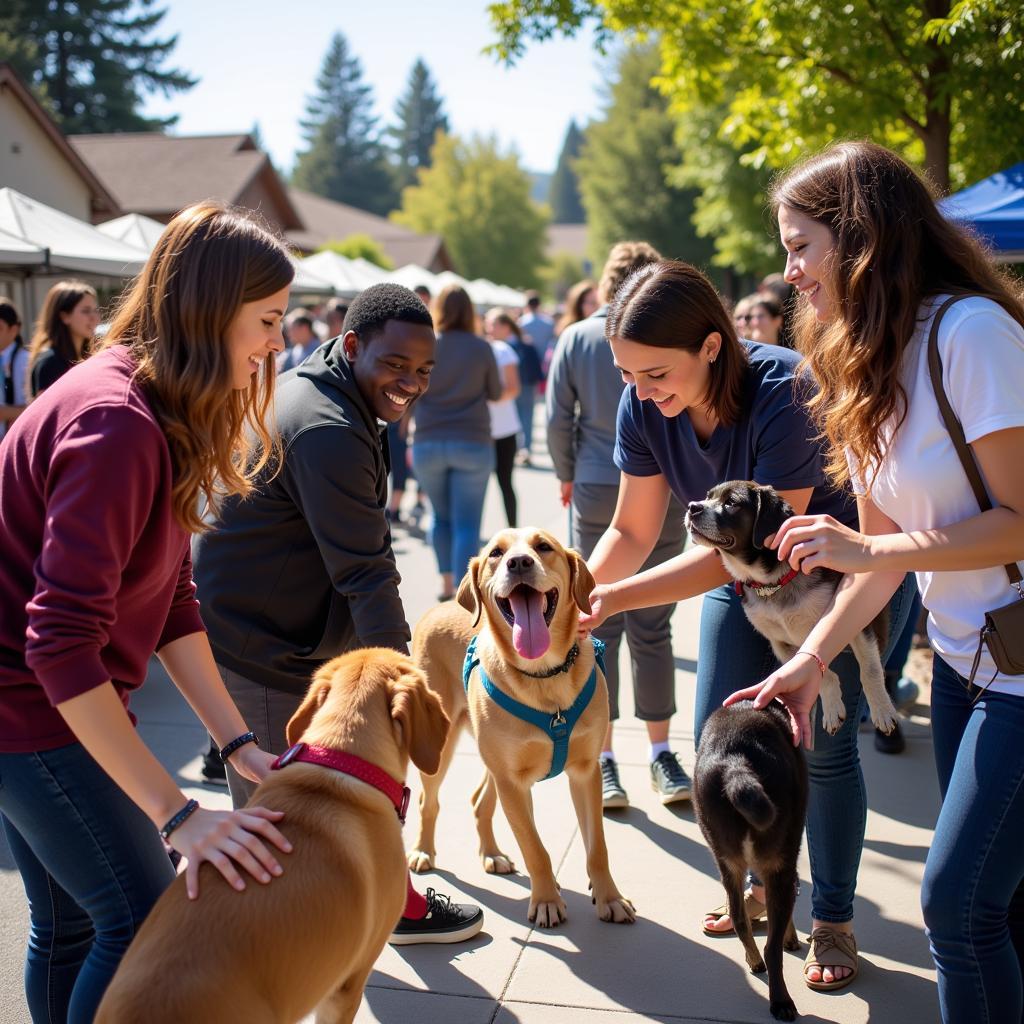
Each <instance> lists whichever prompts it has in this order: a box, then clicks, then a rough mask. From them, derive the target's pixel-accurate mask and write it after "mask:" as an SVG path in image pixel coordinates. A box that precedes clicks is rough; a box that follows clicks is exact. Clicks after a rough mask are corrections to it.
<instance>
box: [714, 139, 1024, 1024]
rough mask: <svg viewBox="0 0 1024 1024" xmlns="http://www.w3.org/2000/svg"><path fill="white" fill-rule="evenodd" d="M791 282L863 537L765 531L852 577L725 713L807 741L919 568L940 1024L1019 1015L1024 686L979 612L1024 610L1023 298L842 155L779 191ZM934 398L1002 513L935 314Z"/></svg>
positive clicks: (822, 408) (908, 198)
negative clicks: (928, 669)
mask: <svg viewBox="0 0 1024 1024" xmlns="http://www.w3.org/2000/svg"><path fill="white" fill-rule="evenodd" d="M773 201H774V206H775V209H776V211H777V214H778V221H779V228H780V232H781V236H782V242H783V245H784V246H785V248H786V250H787V253H788V257H787V261H786V280H787V281H788V282H789V283H790V284H793V285H795V287H796V288H797V290H798V292H799V293H800V294H801V296H802V297H803V299H804V302H803V308H802V310H801V312H800V320H799V323H798V325H797V339H798V345H799V347H800V349H801V350H802V351H803V353H804V354H805V355H806V357H807V361H808V363H809V364H810V367H811V370H812V372H813V374H814V376H815V378H816V380H817V383H818V386H819V389H820V390H819V392H818V394H817V396H816V397H814V398H812V399H811V402H810V406H811V409H812V411H813V413H814V414H815V416H816V418H817V421H818V423H819V425H820V426H821V428H822V429H823V431H824V433H825V435H826V436H827V438H828V440H829V442H830V448H831V465H830V467H829V468H830V470H831V472H832V475H833V477H834V478H835V479H836V480H838V481H842V480H846V479H850V480H852V481H853V484H854V488H855V490H856V491H857V492H858V495H859V496H858V503H859V510H860V532H857V531H854V530H851V529H849V528H848V527H845V526H843V525H841V524H840V523H838V522H836V521H835V520H833V519H831V517H828V516H796V517H794V518H792V519H790V520H789V521H788V522H787V523H786V524H785V525H784V526H783V527H782V529H781V530H780V531H779V533H778V534H777V535H776V536H775V538H774V539H771V541H770V543H771V544H772V546H775V547H777V548H778V551H779V554H780V556H781V557H782V558H784V559H788V560H789V561H790V563H791V564H792V565H793V566H794V567H795V568H802V569H803V570H804V571H805V572H807V571H809V570H811V569H812V568H814V567H816V566H829V567H831V568H833V569H837V570H839V571H841V572H845V573H847V574H848V575H847V576H846V577H845V579H844V580H843V582H842V584H841V586H840V589H839V592H838V594H837V597H836V600H835V601H834V603H833V605H832V607H831V608H830V609H829V611H828V612H827V613H826V615H825V616H824V617H823V618H822V620H821V621H820V623H819V624H818V625H817V626H815V628H814V629H813V630H812V632H811V634H810V636H809V637H808V638H807V641H806V643H805V644H804V646H803V648H801V650H800V652H798V653H797V655H795V656H794V657H793V659H792V660H791V661H789V662H787V663H786V664H785V665H783V666H782V667H781V668H780V669H779V670H778V671H777V672H775V673H773V674H772V675H771V676H769V677H768V678H767V679H766V680H765V681H764V682H763V683H761V684H759V685H757V686H752V687H750V688H748V689H746V690H742V691H740V692H738V693H735V694H733V695H732V696H731V697H730V698H729V699H728V702H727V703H732V702H734V701H737V700H740V699H743V698H745V697H756V703H757V705H758V706H763V705H764V704H766V703H767V702H768V701H769V700H771V699H772V698H773V697H780V698H781V699H782V700H783V701H784V702H785V704H786V705H787V706H788V707H789V709H790V712H791V713H792V715H793V719H794V732H795V733H798V734H799V735H800V736H801V737H804V738H806V737H807V735H808V712H809V710H810V708H811V706H812V704H813V703H814V701H815V699H816V698H817V696H818V691H819V688H820V683H821V675H822V673H821V671H820V664H821V663H825V664H827V663H828V662H829V661H831V659H832V658H833V657H835V655H836V654H837V653H838V652H839V651H840V650H841V649H842V648H843V647H844V646H845V645H846V643H847V642H848V641H849V639H850V638H851V636H852V635H853V634H854V632H855V631H856V630H857V629H859V628H860V627H862V626H863V625H864V624H865V623H867V622H869V621H870V620H871V618H872V617H873V616H874V615H875V613H876V612H877V611H878V610H879V609H880V608H882V606H883V605H884V603H885V601H886V600H887V599H888V597H889V595H890V594H891V593H892V591H893V589H894V588H895V587H896V585H897V584H898V582H899V581H900V580H901V579H902V578H903V574H904V572H906V571H908V570H912V571H915V572H916V573H917V579H918V584H919V586H920V588H921V593H922V597H923V601H924V605H925V607H926V608H927V609H928V610H929V613H930V614H929V618H928V635H929V639H930V641H931V644H932V647H933V648H934V651H935V661H934V665H935V668H934V676H933V681H932V735H933V740H934V745H935V760H936V766H937V768H938V774H939V787H940V790H941V793H942V798H943V802H942V810H941V812H940V814H939V819H938V822H937V823H936V826H935V837H934V842H933V843H932V845H931V847H930V849H929V851H928V859H927V863H926V866H925V875H924V882H923V891H922V906H923V910H924V919H925V924H926V925H927V928H928V935H929V939H930V941H931V949H932V955H933V957H934V959H935V963H936V967H937V968H938V981H939V986H938V987H939V1003H940V1007H941V1011H942V1019H943V1021H944V1022H945V1024H954V1022H955V1024H961V1022H962V1024H967V1022H970V1024H992V1022H995V1021H1019V1020H1021V1018H1022V1013H1024V969H1022V963H1021V955H1022V954H1024V885H1022V880H1024V676H1010V675H1002V674H999V673H998V672H997V671H996V667H995V665H994V663H993V662H992V659H991V657H990V656H989V653H988V651H987V650H986V649H982V651H981V661H980V666H979V667H978V670H977V674H976V676H975V681H974V685H970V684H969V678H968V677H969V676H970V674H971V667H972V661H973V659H974V656H975V652H976V651H977V650H978V644H979V631H980V629H981V627H982V625H983V623H984V615H985V612H986V611H988V610H991V609H995V608H999V607H1002V606H1004V605H1008V604H1010V603H1011V602H1012V601H1014V600H1016V599H1017V598H1018V595H1017V593H1016V592H1015V591H1014V590H1013V589H1012V588H1011V587H1010V585H1009V581H1008V579H1007V574H1006V572H1005V570H1004V569H1003V566H1004V564H1006V563H1010V562H1020V561H1021V559H1022V557H1024V474H1021V472H1020V452H1021V451H1022V449H1024V326H1022V325H1024V305H1022V302H1021V298H1020V296H1019V294H1018V290H1019V289H1018V286H1016V285H1013V284H1010V283H1009V281H1008V279H1006V278H1004V277H1003V276H1002V275H1001V274H1000V272H999V271H997V269H996V268H995V267H994V266H993V265H992V264H991V262H990V261H989V259H988V258H987V256H986V254H985V252H984V250H983V249H982V247H981V246H980V245H979V244H978V242H977V241H976V240H975V239H974V238H973V237H971V236H970V235H968V234H967V233H965V232H964V231H962V230H961V229H959V228H958V227H956V226H955V225H953V224H952V223H950V222H948V221H946V220H945V219H944V218H943V217H942V216H941V214H940V213H939V212H938V209H937V207H936V205H935V201H934V198H933V196H932V194H931V192H930V191H929V189H928V187H927V186H926V185H925V183H924V182H923V181H922V180H921V179H920V178H918V176H917V175H916V174H915V173H914V172H913V171H912V170H911V168H910V167H909V166H908V165H907V164H906V163H904V161H903V160H901V159H900V158H899V157H897V156H896V155H895V154H893V153H890V152H889V151H888V150H885V149H883V148H881V147H880V146H876V145H873V144H870V143H861V142H858V143H842V144H839V145H835V146H832V147H830V148H829V149H827V150H825V151H824V152H823V153H820V154H818V155H816V156H814V157H812V158H810V159H809V160H807V161H805V162H804V163H802V164H801V165H799V166H798V167H796V168H795V169H794V170H792V171H790V172H789V173H788V174H787V175H786V176H785V177H784V178H782V180H781V181H780V182H779V183H778V184H777V185H776V186H775V188H774V189H773ZM955 295H963V296H967V297H964V298H961V299H959V300H958V301H956V302H955V303H954V304H953V305H951V306H950V307H949V308H948V309H947V310H946V312H945V315H944V316H943V317H942V319H941V321H940V326H939V330H938V347H939V353H940V355H941V359H942V365H943V386H944V390H945V392H946V394H947V395H948V398H949V401H950V404H951V405H952V407H953V410H954V412H955V413H956V415H957V417H958V419H959V420H960V422H961V423H962V424H963V428H964V433H965V435H966V439H967V441H968V443H969V445H970V448H971V451H972V452H973V455H974V458H975V460H976V462H977V464H978V466H979V467H980V469H981V473H982V476H983V478H984V480H985V482H986V486H987V488H988V492H989V494H990V496H991V499H992V504H993V506H994V507H993V508H992V509H990V510H989V511H986V512H981V511H980V508H979V506H978V503H977V501H976V500H975V498H974V495H973V492H972V491H971V488H970V485H969V484H968V481H967V477H966V475H965V473H964V470H963V468H962V467H961V464H960V461H959V459H958V457H957V454H956V449H955V448H954V446H953V443H952V441H951V440H950V437H949V434H948V433H947V431H946V428H945V426H944V424H943V420H942V418H941V416H940V413H939V409H938V406H937V404H936V396H935V391H934V389H933V387H932V383H931V379H930V377H929V373H928V364H927V341H928V334H929V331H930V329H931V324H932V318H933V315H934V313H935V311H936V310H937V309H938V307H939V306H940V305H941V304H942V303H943V302H944V301H945V299H946V298H948V297H950V296H955Z"/></svg>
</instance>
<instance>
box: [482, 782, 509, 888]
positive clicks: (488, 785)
mask: <svg viewBox="0 0 1024 1024" xmlns="http://www.w3.org/2000/svg"><path fill="white" fill-rule="evenodd" d="M497 806H498V789H497V787H496V786H495V784H494V776H493V775H492V774H491V773H490V771H489V770H488V769H487V768H485V769H484V777H483V778H482V779H481V780H480V785H479V786H477V787H476V789H475V790H474V792H473V815H474V817H475V818H476V832H477V835H478V836H479V837H480V858H481V860H482V861H483V862H484V871H486V872H487V873H488V874H489V875H511V874H514V872H515V870H516V866H515V864H513V863H512V858H511V857H509V856H508V855H507V854H505V853H502V852H501V850H500V849H499V847H498V840H497V839H496V838H495V836H494V809H495V808H496V807H497Z"/></svg>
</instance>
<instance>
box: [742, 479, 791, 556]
mask: <svg viewBox="0 0 1024 1024" xmlns="http://www.w3.org/2000/svg"><path fill="white" fill-rule="evenodd" d="M751 489H752V490H753V492H754V529H753V534H752V538H751V539H752V543H753V545H754V547H755V548H763V547H764V542H765V539H766V538H768V537H770V536H771V535H772V534H773V533H778V531H779V527H780V526H782V524H783V523H784V522H785V521H786V520H787V519H788V518H789V517H790V516H791V515H793V509H792V508H791V507H790V506H789V505H788V504H787V503H786V502H785V501H783V500H782V498H780V497H779V495H778V492H777V491H776V490H775V489H774V488H772V487H754V488H751Z"/></svg>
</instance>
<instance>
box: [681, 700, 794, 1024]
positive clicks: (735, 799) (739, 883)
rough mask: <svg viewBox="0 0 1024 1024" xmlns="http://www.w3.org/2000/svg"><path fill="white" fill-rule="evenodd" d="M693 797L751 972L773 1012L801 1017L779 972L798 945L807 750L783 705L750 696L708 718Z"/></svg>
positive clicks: (784, 1017)
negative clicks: (754, 926) (757, 889)
mask: <svg viewBox="0 0 1024 1024" xmlns="http://www.w3.org/2000/svg"><path fill="white" fill-rule="evenodd" d="M693 802H694V809H695V810H696V812H697V822H698V824H699V825H700V830H701V832H703V833H704V838H705V839H706V840H707V841H708V846H709V847H710V848H711V852H712V853H713V854H714V857H715V861H716V862H717V864H718V871H719V873H720V874H721V876H722V884H723V885H724V886H725V892H726V897H727V902H728V907H729V916H730V917H731V918H732V920H733V927H734V928H735V929H736V935H737V936H738V937H739V940H740V941H741V942H742V943H743V949H744V951H745V953H746V959H747V966H748V967H749V968H750V970H751V972H752V973H754V974H760V973H761V972H762V971H764V970H766V969H767V971H768V1002H769V1009H770V1010H771V1014H772V1016H773V1017H774V1018H775V1019H776V1020H796V1016H797V1014H796V1006H795V1005H794V1003H793V1000H792V999H791V998H790V995H789V990H788V989H787V988H786V982H785V979H784V978H783V975H782V950H783V948H785V949H789V950H793V949H799V948H800V942H799V940H798V939H797V936H796V929H795V928H794V927H793V904H794V902H795V901H796V887H797V870H796V861H797V855H798V854H799V853H800V838H801V836H802V835H803V830H804V815H805V813H806V810H807V765H806V764H805V762H804V755H803V751H802V750H801V749H800V748H799V747H795V746H793V736H792V733H791V732H790V729H789V718H788V716H787V714H786V711H785V710H784V709H783V707H782V705H781V704H779V703H778V702H777V701H772V703H771V704H769V705H768V706H767V707H765V708H762V709H760V710H758V709H757V708H755V707H754V705H753V703H752V702H751V701H748V700H747V701H741V702H740V703H739V704H734V705H732V706H731V707H727V708H719V709H718V710H717V711H716V712H715V713H714V714H712V715H711V716H709V718H708V720H707V722H706V723H705V725H704V728H703V730H702V732H701V736H700V746H699V747H698V749H697V763H696V765H695V766H694V769H693ZM748 869H752V870H753V871H755V872H756V873H757V876H758V878H760V879H761V881H762V882H763V883H764V887H765V905H766V907H767V908H768V941H767V942H766V944H765V947H764V959H763V960H762V959H761V954H760V953H759V952H758V949H757V945H756V944H755V943H754V936H753V932H752V930H751V924H750V920H749V918H748V917H747V911H746V908H745V906H744V903H743V890H744V887H745V886H746V879H747V871H748ZM766 961H767V968H766V967H765V962H766Z"/></svg>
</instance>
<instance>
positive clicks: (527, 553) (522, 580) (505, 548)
mask: <svg viewBox="0 0 1024 1024" xmlns="http://www.w3.org/2000/svg"><path fill="white" fill-rule="evenodd" d="M593 589H594V578H593V577H592V576H591V575H590V572H589V570H588V569H587V567H586V564H585V563H584V562H583V559H582V558H581V557H580V556H579V555H578V554H577V553H576V552H575V551H570V550H567V549H566V548H564V547H563V546H562V545H561V544H560V543H559V542H558V541H557V540H556V539H555V538H554V537H553V536H552V535H551V534H549V533H547V532H546V531H544V530H536V529H523V530H502V531H501V532H500V533H497V534H495V535H494V537H492V538H491V540H490V542H489V543H488V544H487V545H486V546H485V547H484V548H483V549H482V550H481V552H480V554H479V555H478V556H477V557H476V558H474V559H473V560H472V561H471V562H470V563H469V571H468V572H467V573H466V576H465V578H464V579H463V581H462V584H461V585H460V586H459V593H458V596H457V600H458V602H459V603H460V604H461V605H462V606H463V607H465V608H467V609H468V610H469V611H470V612H472V613H473V614H474V615H478V614H480V613H483V614H485V615H486V616H487V622H488V625H489V627H490V632H491V634H492V635H493V636H495V638H496V639H497V640H498V641H499V643H503V644H505V645H507V644H508V642H509V640H510V641H511V647H512V649H513V650H514V652H515V654H516V655H518V656H519V657H520V658H522V659H524V660H526V661H535V660H537V659H538V658H543V657H544V655H546V654H547V653H548V650H549V649H550V650H552V651H553V653H554V654H555V656H556V657H558V658H559V659H560V658H563V657H565V654H566V651H567V650H568V649H569V647H570V646H571V645H572V642H573V640H574V638H575V635H576V630H577V626H576V623H577V613H576V610H577V608H582V609H583V610H584V611H590V599H589V598H590V592H591V590H593ZM510 653H511V652H510Z"/></svg>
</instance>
